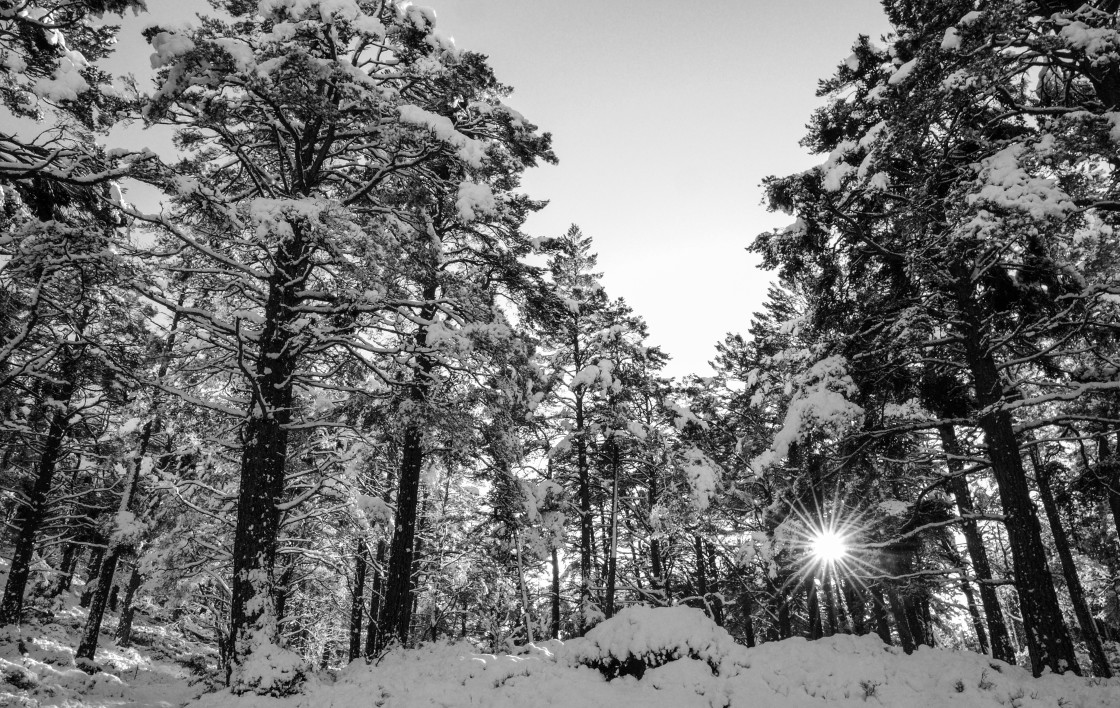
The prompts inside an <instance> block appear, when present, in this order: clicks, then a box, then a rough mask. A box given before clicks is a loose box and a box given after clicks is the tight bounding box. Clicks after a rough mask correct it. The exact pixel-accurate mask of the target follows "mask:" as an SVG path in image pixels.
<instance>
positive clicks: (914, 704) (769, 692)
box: [197, 608, 1120, 708]
mask: <svg viewBox="0 0 1120 708" xmlns="http://www.w3.org/2000/svg"><path fill="white" fill-rule="evenodd" d="M637 659H640V660H642V661H643V663H649V664H651V665H655V666H654V668H650V669H648V670H646V671H645V672H644V674H643V675H642V677H641V678H640V679H639V678H637V677H635V676H633V675H623V676H620V677H617V678H614V679H613V680H607V678H606V677H605V676H604V671H605V672H606V673H615V672H617V671H618V670H619V669H620V668H623V667H624V666H628V667H629V668H630V669H631V670H632V669H634V668H635V666H636V662H635V661H633V660H637ZM657 664H660V665H659V666H658V665H657ZM591 666H595V667H600V668H591ZM868 704H870V705H878V706H897V707H899V708H925V707H927V706H928V707H930V708H932V707H934V706H936V707H939V708H940V707H942V706H956V707H960V708H981V707H989V706H990V707H992V708H995V707H997V706H998V707H1001V708H1007V707H1013V708H1034V707H1041V706H1048V707H1053V708H1059V707H1061V708H1090V707H1092V708H1097V707H1099V708H1116V707H1117V706H1120V679H1111V680H1109V681H1100V680H1094V679H1082V678H1078V677H1075V676H1045V677H1043V678H1041V679H1034V678H1032V677H1031V676H1030V674H1029V673H1028V672H1027V671H1025V670H1023V669H1021V668H1018V667H1014V666H1009V665H1007V664H1003V663H1000V662H997V661H993V660H991V659H989V658H988V657H985V656H980V655H977V654H971V653H967V652H956V651H950V650H941V649H928V648H923V649H921V650H919V651H918V652H917V653H916V654H914V655H913V656H906V655H905V654H903V653H902V651H901V650H899V649H897V648H894V647H886V646H884V645H883V644H882V642H881V641H880V640H879V639H878V638H877V637H874V636H869V637H867V636H865V637H853V636H846V635H845V636H835V637H830V638H827V639H823V640H820V641H817V642H808V641H805V640H804V639H790V640H786V641H782V642H774V643H769V644H764V645H762V646H759V647H758V648H755V649H745V648H743V647H740V646H738V645H736V644H734V642H732V641H731V638H730V637H729V636H728V635H727V634H726V633H724V632H723V630H722V629H719V628H718V627H715V626H714V625H713V624H712V623H711V622H710V621H709V620H707V618H706V617H705V616H704V615H703V614H701V613H700V612H698V611H696V610H692V609H688V608H671V609H663V610H650V609H646V608H632V609H631V610H628V611H625V612H623V613H621V614H620V615H619V616H618V617H616V618H615V619H614V620H612V621H609V622H607V623H604V624H603V625H600V627H598V628H596V630H593V631H592V632H591V633H590V634H589V635H588V637H587V638H586V639H581V640H572V641H569V642H566V643H565V644H560V643H558V642H552V643H549V644H547V645H543V646H539V647H537V648H535V649H530V650H529V651H527V652H526V653H524V654H522V655H520V656H495V655H490V654H478V653H475V652H474V651H473V650H472V649H471V648H470V647H469V646H466V645H437V646H430V647H426V648H423V649H416V650H410V651H401V652H396V653H393V654H390V655H388V656H386V657H385V658H384V659H383V660H382V661H381V662H380V663H379V664H377V665H375V666H366V665H365V664H363V663H361V662H356V663H355V664H353V665H351V666H350V667H349V668H347V669H346V670H344V671H343V672H342V674H341V675H340V676H339V677H338V679H337V680H336V681H333V682H331V683H325V682H313V683H311V684H309V685H308V686H307V688H306V690H305V692H304V694H302V695H299V696H294V697H290V698H286V699H282V700H280V699H268V698H258V697H253V698H248V697H243V698H239V699H235V698H233V697H232V696H230V695H229V694H228V693H217V694H211V695H208V696H205V697H204V698H203V699H202V700H201V702H200V703H199V704H198V706H197V708H351V707H354V706H363V707H365V706H385V707H403V706H408V707H412V706H417V707H420V706H487V707H490V708H521V707H523V706H534V708H536V707H538V706H564V707H566V708H595V707H599V706H602V707H603V708H607V707H610V708H638V707H641V708H670V707H671V708H688V707H692V706H696V707H698V708H701V707H702V708H711V707H717V708H718V707H720V706H743V707H750V708H802V707H805V708H807V707H810V706H814V707H818V708H819V707H821V706H860V707H861V708H865V707H866V706H867V705H868Z"/></svg>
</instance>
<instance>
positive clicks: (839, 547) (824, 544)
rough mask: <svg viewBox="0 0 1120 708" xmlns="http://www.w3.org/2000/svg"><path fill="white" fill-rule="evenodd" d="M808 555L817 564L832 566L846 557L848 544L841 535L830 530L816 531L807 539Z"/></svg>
mask: <svg viewBox="0 0 1120 708" xmlns="http://www.w3.org/2000/svg"><path fill="white" fill-rule="evenodd" d="M809 553H810V554H812V556H813V560H814V561H816V562H817V563H820V564H822V565H834V564H836V563H839V562H840V561H842V560H844V558H845V557H846V556H847V555H848V543H847V540H846V539H845V538H844V536H843V535H841V534H839V533H837V532H835V531H833V530H831V529H826V530H822V531H818V532H817V533H815V534H814V535H813V536H812V537H811V538H810V539H809Z"/></svg>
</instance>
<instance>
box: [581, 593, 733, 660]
mask: <svg viewBox="0 0 1120 708" xmlns="http://www.w3.org/2000/svg"><path fill="white" fill-rule="evenodd" d="M744 652H745V649H743V647H740V646H739V645H738V644H736V643H735V640H734V639H732V638H731V635H730V634H728V633H727V632H726V631H725V630H724V629H723V628H722V627H720V626H718V625H716V623H715V622H713V621H712V620H711V619H709V618H708V616H707V615H706V614H704V613H703V612H701V611H700V610H697V609H693V608H691V607H683V606H682V607H659V608H654V607H642V606H635V607H628V608H626V609H625V610H623V611H622V612H619V613H618V614H617V615H616V616H615V617H613V618H611V619H610V620H609V621H606V622H603V623H602V624H600V625H598V626H597V627H595V628H594V629H592V630H591V631H590V632H588V633H587V636H585V637H583V638H582V639H574V640H572V641H570V642H568V646H567V647H566V651H564V652H561V654H562V655H563V656H564V657H565V658H567V659H568V661H569V662H570V663H572V664H574V665H583V666H590V667H591V668H594V669H598V670H599V671H601V672H603V674H604V675H606V676H607V677H609V678H613V677H615V676H619V675H629V674H632V675H634V676H637V677H639V678H641V677H642V675H643V674H644V673H645V669H647V668H655V667H658V666H662V665H664V664H667V663H669V662H671V661H674V660H677V659H682V658H689V659H692V660H695V661H700V662H703V663H704V664H706V665H707V666H708V667H710V670H709V672H708V673H709V674H713V673H714V674H720V675H726V674H728V673H733V672H734V671H735V670H736V668H737V667H738V665H739V663H740V662H741V663H743V664H745V663H746V662H745V658H744Z"/></svg>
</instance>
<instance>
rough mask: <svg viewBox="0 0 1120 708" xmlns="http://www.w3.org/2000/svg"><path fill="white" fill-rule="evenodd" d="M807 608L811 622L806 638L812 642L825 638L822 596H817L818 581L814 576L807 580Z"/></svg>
mask: <svg viewBox="0 0 1120 708" xmlns="http://www.w3.org/2000/svg"><path fill="white" fill-rule="evenodd" d="M805 607H806V613H807V614H808V620H809V628H808V633H807V635H806V636H807V637H808V638H809V639H810V640H816V639H820V638H821V637H823V636H824V627H822V626H821V605H820V596H819V595H818V594H817V579H816V577H814V576H810V577H809V578H807V579H806V580H805Z"/></svg>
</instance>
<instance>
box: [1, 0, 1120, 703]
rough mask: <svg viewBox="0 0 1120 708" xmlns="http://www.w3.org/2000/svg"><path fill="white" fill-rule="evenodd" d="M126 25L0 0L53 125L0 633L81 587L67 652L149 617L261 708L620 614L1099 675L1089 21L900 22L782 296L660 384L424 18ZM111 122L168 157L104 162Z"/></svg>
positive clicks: (1118, 570) (44, 614)
mask: <svg viewBox="0 0 1120 708" xmlns="http://www.w3.org/2000/svg"><path fill="white" fill-rule="evenodd" d="M140 5H141V3H139V2H128V1H126V0H117V1H112V0H84V1H83V2H73V1H67V2H62V1H61V0H59V1H57V2H55V1H53V0H39V1H37V2H25V1H18V2H12V1H11V0H0V59H2V62H0V67H3V73H0V96H3V100H4V104H5V106H6V108H7V109H8V110H9V111H10V112H12V113H13V114H14V115H17V116H21V117H22V119H24V120H25V121H27V122H28V123H29V124H30V121H35V120H37V121H39V122H40V123H41V124H43V123H45V124H47V125H49V126H50V130H48V131H46V132H38V131H29V130H18V131H17V130H12V131H9V130H8V129H6V128H5V129H2V130H0V189H2V190H3V191H2V195H3V196H2V203H0V204H2V213H3V216H2V217H0V218H2V219H3V222H0V230H2V239H0V251H2V254H0V296H2V301H0V302H2V310H0V312H2V316H3V317H2V320H0V327H2V332H0V337H2V344H0V411H2V413H3V416H2V417H0V447H2V451H0V486H2V488H3V490H4V492H3V497H0V503H2V505H3V514H4V519H5V522H6V525H7V526H6V531H5V534H4V536H3V539H4V543H3V545H4V548H5V556H6V557H10V558H11V562H10V568H9V572H8V578H7V583H6V586H5V590H4V595H3V598H2V600H0V626H4V625H20V624H21V623H23V624H28V623H32V624H33V623H34V622H35V621H44V620H45V619H47V618H49V617H50V615H51V613H52V612H54V611H56V610H57V607H58V602H59V601H60V599H59V598H65V597H67V596H68V594H69V590H70V588H71V586H72V584H73V579H74V577H75V576H77V575H84V579H85V581H86V583H85V585H84V592H83V594H82V597H81V604H83V605H85V606H88V608H89V611H88V621H87V625H86V631H85V635H84V638H83V640H82V642H81V645H80V647H79V651H78V654H79V656H81V657H82V658H83V659H85V660H88V661H92V659H93V658H94V655H95V652H96V649H97V645H98V642H99V637H100V633H101V631H102V630H103V629H107V627H105V626H104V625H105V624H106V622H105V618H106V613H107V612H118V613H119V620H118V625H117V627H116V628H115V632H116V641H117V642H118V643H121V644H127V643H128V642H129V641H130V640H131V634H132V629H131V627H132V619H133V616H134V613H135V612H136V610H137V609H138V608H139V609H142V610H143V611H144V612H146V613H147V614H148V615H149V617H150V619H151V621H153V622H157V623H158V622H166V623H175V624H176V625H177V626H178V627H179V628H180V630H181V631H183V632H185V633H187V634H188V635H191V636H193V637H194V638H196V639H197V640H199V641H203V642H209V643H212V644H213V646H214V647H215V648H217V649H218V652H219V657H220V659H219V661H220V664H221V665H220V666H219V667H218V668H219V669H220V670H221V671H223V672H225V675H226V676H227V680H228V681H229V682H230V684H231V686H232V687H233V688H234V690H235V691H237V692H247V691H255V692H260V693H270V694H280V693H284V692H288V691H291V690H293V689H294V688H295V687H297V686H298V685H299V683H300V682H301V681H302V679H303V677H304V676H305V675H306V672H307V671H308V670H310V669H311V668H314V667H316V666H337V665H340V664H343V663H345V662H347V661H350V660H354V659H356V658H358V657H361V656H365V657H368V658H375V657H377V656H378V655H380V654H381V653H382V652H384V651H386V650H388V649H390V648H391V647H393V646H395V645H397V644H406V645H411V644H415V643H417V642H420V641H426V640H438V639H443V638H466V639H470V640H472V641H475V642H480V643H483V644H485V645H487V646H489V647H492V648H493V649H495V650H504V649H505V648H507V647H509V646H511V645H513V644H515V643H522V642H526V641H539V640H541V639H545V638H554V637H567V636H573V635H578V634H581V633H583V632H584V631H586V630H587V629H588V628H590V627H591V626H593V625H594V624H596V623H597V622H599V621H601V620H603V619H604V618H607V617H610V616H611V615H612V614H614V613H615V612H616V611H617V610H618V609H619V608H620V607H622V606H625V605H628V604H633V603H637V602H643V603H648V604H654V605H668V604H678V603H687V604H692V605H694V606H697V607H700V608H702V609H704V610H705V611H706V612H708V613H709V614H710V615H711V616H712V617H713V618H714V619H715V620H716V621H717V622H719V623H720V624H723V625H724V626H726V627H727V628H728V630H729V631H730V632H731V633H732V634H733V635H735V636H736V637H737V638H739V639H740V640H741V641H743V642H745V643H747V644H752V645H753V644H754V643H755V642H756V641H761V640H776V639H782V638H786V637H790V636H793V635H795V634H803V635H806V636H809V637H810V638H815V637H820V636H823V635H824V634H828V633H835V632H853V633H860V634H863V633H870V632H875V633H877V634H878V635H879V636H880V637H882V639H883V640H884V641H886V642H888V643H897V644H899V645H901V646H902V647H903V648H904V649H905V650H907V651H912V650H913V649H914V647H915V646H917V645H919V644H934V643H939V644H947V645H950V646H958V647H969V648H972V649H975V650H979V651H984V652H987V653H990V654H992V655H993V656H995V657H997V658H1000V659H1004V660H1006V661H1019V662H1020V663H1027V664H1029V665H1030V666H1031V668H1032V669H1033V670H1034V671H1035V672H1036V673H1039V672H1041V671H1042V670H1043V669H1044V668H1049V669H1050V670H1053V671H1058V672H1061V671H1067V670H1074V671H1081V670H1087V671H1088V670H1091V671H1092V672H1093V673H1095V674H1097V675H1109V673H1110V668H1109V661H1110V656H1109V652H1110V651H1114V649H1112V648H1111V647H1112V646H1113V645H1112V644H1111V642H1112V641H1113V640H1116V639H1120V548H1118V545H1117V524H1118V523H1120V461H1118V459H1117V455H1118V454H1120V453H1118V451H1117V449H1118V448H1120V428H1118V426H1117V421H1118V419H1120V410H1117V407H1118V406H1117V404H1118V403H1120V399H1117V395H1116V392H1117V388H1118V386H1120V384H1118V378H1117V376H1118V371H1120V368H1118V364H1117V361H1118V357H1120V346H1118V344H1120V342H1118V341H1117V331H1118V323H1120V319H1118V318H1117V307H1118V303H1120V299H1118V298H1120V279H1118V278H1117V267H1116V265H1115V264H1116V263H1117V260H1116V255H1117V250H1118V249H1117V243H1118V241H1117V239H1116V237H1115V235H1114V233H1113V228H1114V227H1113V225H1112V222H1113V221H1114V220H1115V218H1116V217H1115V214H1116V213H1117V211H1120V207H1117V206H1116V205H1117V204H1120V198H1118V197H1117V192H1118V191H1120V190H1118V187H1117V185H1116V177H1115V174H1114V173H1115V166H1116V161H1117V158H1116V154H1117V150H1116V146H1117V141H1118V140H1120V135H1117V133H1116V130H1117V129H1116V126H1117V125H1118V123H1117V118H1116V117H1117V116H1120V112H1117V111H1118V107H1117V106H1116V105H1114V103H1115V101H1120V50H1118V49H1117V48H1118V47H1120V32H1118V30H1117V26H1118V17H1117V8H1116V7H1114V6H1113V5H1114V3H1111V2H1099V3H1089V4H1082V3H1073V2H1070V3H1057V2H1053V3H1048V2H1034V3H1024V2H1012V1H1010V0H999V1H995V2H987V3H982V7H979V8H976V7H974V5H973V3H972V2H936V3H935V2H890V1H888V2H886V3H884V5H885V7H886V9H887V12H888V15H889V17H890V19H891V21H892V23H893V24H894V26H895V28H896V34H895V35H893V36H892V37H891V38H889V44H888V45H887V46H885V47H880V46H877V45H876V44H874V43H872V42H871V41H869V40H868V39H867V38H860V40H859V41H858V42H857V44H856V46H855V49H854V53H853V55H852V56H851V57H850V58H849V59H848V60H847V61H846V62H844V63H843V64H842V65H841V66H840V67H839V68H838V69H837V72H836V73H835V74H834V76H832V77H831V78H829V79H828V80H826V81H824V82H822V84H821V89H820V95H821V97H822V98H823V99H824V107H823V108H821V109H820V110H819V111H817V112H816V113H815V114H814V116H813V117H812V121H811V123H810V125H809V131H810V132H809V135H808V136H807V138H806V140H805V143H804V144H805V145H806V146H807V147H809V148H810V149H812V150H814V151H815V152H818V153H820V154H822V155H827V156H828V157H827V159H826V161H825V162H824V164H823V165H821V166H820V167H818V168H815V169H813V170H809V171H807V172H804V173H800V174H796V175H792V176H790V177H786V178H772V179H770V180H768V181H767V183H766V193H767V198H768V200H769V203H770V205H771V207H772V208H774V209H777V210H783V211H786V212H789V213H790V214H792V215H793V216H794V217H796V223H795V224H794V225H793V226H792V227H790V228H788V229H784V230H779V231H775V232H772V233H766V234H763V235H761V236H759V237H758V238H757V239H756V240H755V242H754V244H753V245H752V249H753V250H754V251H755V252H756V253H758V254H760V255H761V256H762V258H763V260H764V263H765V265H766V266H767V267H768V268H771V269H774V270H776V271H777V272H778V275H779V283H778V284H777V285H775V286H774V287H773V288H772V289H771V293H770V297H769V300H768V302H767V303H766V306H765V308H764V310H763V311H762V312H760V313H758V314H756V315H755V317H754V319H753V322H752V323H751V324H750V329H749V332H748V335H749V336H748V337H742V336H739V335H729V336H728V338H727V339H726V340H725V341H724V342H723V343H721V344H720V345H719V346H718V347H717V353H716V356H715V361H714V362H713V364H714V367H715V375H714V376H711V377H705V378H699V377H690V378H688V379H687V380H685V381H684V382H675V381H672V380H669V379H668V378H667V377H665V376H664V375H663V374H662V369H663V367H664V365H665V362H666V361H667V355H666V354H664V353H663V352H662V351H661V350H660V349H659V348H657V347H654V346H651V345H650V344H649V342H648V341H647V339H648V337H647V331H646V326H645V324H644V322H643V321H642V319H641V317H640V316H638V315H637V314H636V313H634V312H633V311H632V310H631V308H630V307H629V306H628V305H627V304H626V303H625V301H623V300H621V299H615V298H612V297H610V296H608V294H607V293H606V291H605V290H604V288H603V287H602V285H601V282H600V278H601V276H600V274H599V273H598V272H597V270H596V268H597V266H596V260H595V256H594V253H593V246H592V243H591V240H590V239H589V238H588V237H586V236H584V235H583V234H582V233H581V232H580V231H579V229H578V228H576V227H572V228H571V229H570V230H569V231H568V232H567V233H566V234H563V235H561V236H555V237H551V238H541V237H538V238H532V237H530V235H528V234H526V233H525V232H524V230H523V225H524V222H525V219H526V218H527V216H528V215H529V214H531V213H532V212H534V211H536V210H538V209H540V208H542V207H543V206H544V203H543V202H540V201H535V200H533V199H531V198H529V197H527V196H525V195H524V194H522V193H521V192H519V191H518V189H519V179H520V175H521V174H522V172H523V171H524V170H525V169H528V168H530V167H532V166H534V165H536V164H538V163H540V162H542V161H543V162H551V161H554V160H555V157H554V155H553V153H552V150H551V146H550V137H549V136H548V134H542V133H540V132H539V131H538V129H537V128H536V126H534V125H532V124H531V123H529V122H528V121H527V120H526V118H525V117H523V116H521V115H520V114H519V113H517V112H516V111H515V110H513V109H512V108H510V107H509V106H507V105H506V104H505V103H504V102H503V99H504V98H505V97H506V96H507V95H508V93H509V89H508V88H507V87H505V86H503V85H502V84H501V83H499V82H498V80H497V79H496V78H495V77H494V75H493V73H492V71H491V70H490V68H489V66H488V65H487V63H486V59H485V57H483V56H482V55H479V54H474V53H471V52H466V51H462V50H460V49H458V48H456V47H455V46H454V45H453V44H452V43H451V42H450V41H449V40H448V39H446V38H445V36H444V35H442V34H441V33H440V32H439V31H438V30H437V29H436V24H435V19H434V14H433V13H432V12H430V11H428V10H425V9H423V8H419V7H417V6H413V5H408V4H401V3H397V2H392V1H390V0H333V1H332V2H329V3H327V2H322V3H317V2H307V1H306V0H298V1H297V0H269V1H267V2H263V3H260V4H259V5H258V4H257V3H247V2H241V1H233V0H228V1H227V2H223V3H218V4H217V5H218V6H217V8H216V9H215V14H214V16H213V17H210V18H206V19H205V20H202V21H200V22H199V23H197V25H196V26H194V27H193V28H191V29H177V30H171V29H167V28H162V27H158V26H153V27H151V28H149V29H148V30H146V31H145V36H146V38H147V40H148V42H149V43H150V45H151V47H152V50H153V54H152V65H153V67H155V68H156V69H157V76H156V80H155V86H154V88H153V89H152V90H151V91H150V92H147V91H141V90H138V89H137V88H136V87H135V86H132V85H131V84H130V83H128V82H122V81H120V80H114V79H113V78H112V77H110V76H108V75H106V74H105V73H104V72H103V71H101V70H99V69H98V60H99V59H102V58H103V57H105V56H106V55H107V53H108V51H109V49H110V48H111V43H112V41H113V39H114V35H115V33H116V28H115V27H112V26H109V25H106V24H104V22H105V19H107V18H110V17H111V16H112V13H121V12H123V11H125V10H128V9H133V8H136V7H139V6H140ZM98 18H104V19H98ZM157 19H158V18H157ZM130 119H131V120H143V121H145V122H146V123H148V124H149V125H152V126H161V127H162V129H169V128H170V129H174V130H175V131H176V133H175V134H176V143H175V146H176V152H177V155H176V156H175V157H171V156H162V157H161V156H157V155H154V154H152V153H151V152H148V151H142V152H130V151H128V150H112V151H106V150H104V149H102V148H100V147H99V146H98V142H97V139H98V135H99V133H101V132H102V131H104V130H105V129H107V128H108V127H109V126H111V125H113V124H115V123H117V122H119V121H121V120H130ZM29 135H34V136H35V137H24V136H29ZM1114 136H1115V137H1114ZM127 180H136V181H139V182H143V183H146V184H149V185H152V186H155V187H157V188H158V189H159V190H160V191H161V192H162V193H163V194H164V195H166V197H165V198H166V203H165V206H164V208H163V210H162V211H160V212H158V213H151V212H150V210H148V209H143V208H138V207H136V206H134V205H131V204H129V203H128V201H127V192H126V191H124V190H122V186H123V187H127V185H128V184H130V182H128V181H127ZM1040 515H1041V518H1040ZM829 530H831V531H832V532H833V534H834V536H836V537H839V541H842V543H843V544H844V545H845V546H846V550H845V552H844V553H843V554H842V557H841V558H840V559H839V560H826V559H825V558H824V557H823V554H822V553H821V552H820V551H819V549H817V548H816V547H815V544H816V539H817V538H818V537H819V536H821V534H822V532H825V531H829ZM839 541H837V540H836V539H833V542H834V543H838V542H839ZM841 550H843V549H841ZM28 631H30V630H28ZM13 636H15V635H12V634H9V635H8V637H9V638H10V637H13ZM1079 654H1080V655H1081V659H1080V661H1079V658H1078V655H1079ZM1083 665H1084V668H1082V667H1083Z"/></svg>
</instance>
